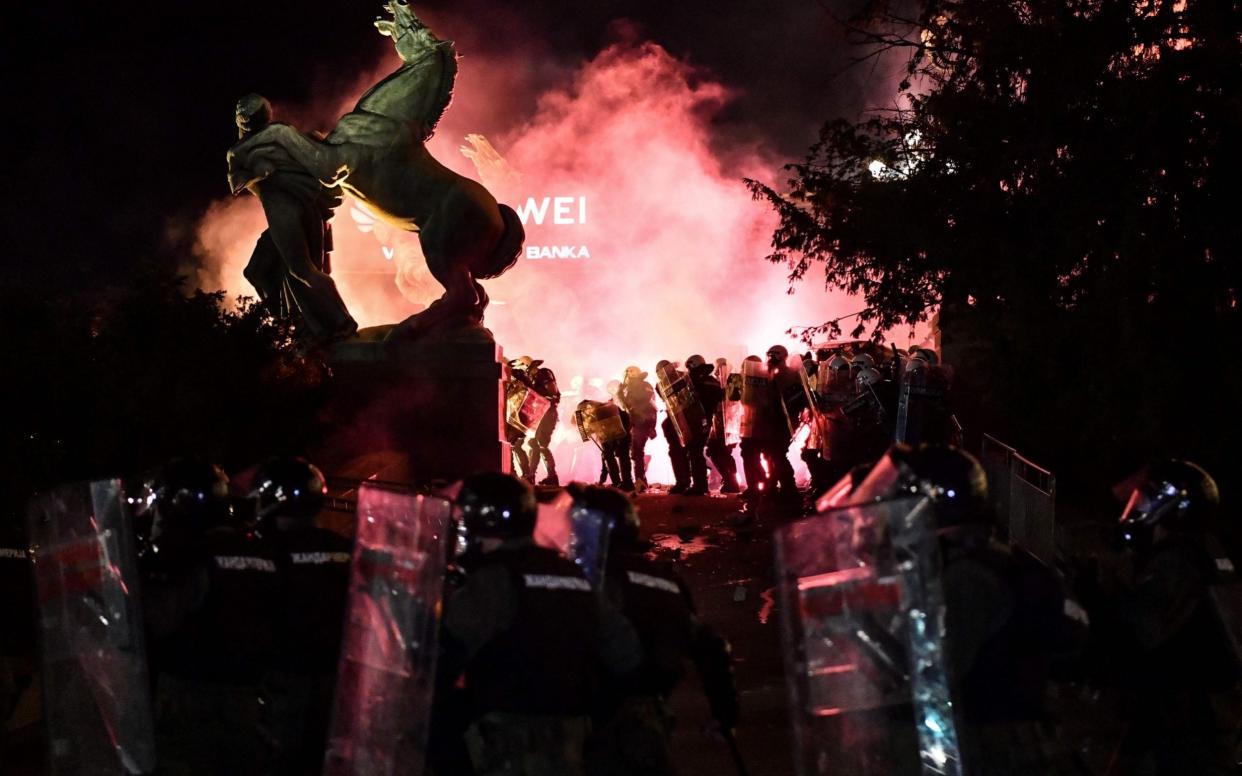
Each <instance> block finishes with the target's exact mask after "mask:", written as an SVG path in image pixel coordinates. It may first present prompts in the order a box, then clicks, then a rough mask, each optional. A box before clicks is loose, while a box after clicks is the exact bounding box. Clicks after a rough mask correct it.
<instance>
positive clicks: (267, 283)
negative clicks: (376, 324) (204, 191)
mask: <svg viewBox="0 0 1242 776" xmlns="http://www.w3.org/2000/svg"><path fill="white" fill-rule="evenodd" d="M271 124H272V106H271V104H270V103H269V102H268V101H267V100H266V99H264V98H263V97H261V96H259V95H257V94H248V95H246V96H245V97H242V98H241V99H240V100H238V102H237V129H238V137H239V139H238V142H237V144H236V145H234V146H233V148H231V149H229V154H228V163H229V185H230V188H231V190H232V191H234V192H235V193H240V191H241V190H242V189H243V188H245V189H247V190H249V191H250V193H251V194H254V195H255V196H256V197H258V198H259V202H260V203H262V205H263V213H264V214H265V215H266V216H267V229H266V230H264V232H263V234H261V235H260V236H259V241H258V243H257V244H256V245H255V247H254V253H253V254H251V256H250V263H249V264H247V265H246V269H245V273H244V274H245V276H246V280H248V281H250V283H251V285H253V286H254V287H255V290H256V291H257V292H258V294H259V299H260V300H262V301H263V303H264V304H267V305H268V306H269V307H270V309H271V310H272V312H273V314H275V315H278V316H280V317H292V318H295V320H297V321H298V322H299V323H300V325H301V328H303V329H304V331H305V334H306V335H307V339H309V340H311V341H314V342H319V343H325V342H332V341H335V340H340V339H345V338H348V337H351V336H353V334H354V333H355V332H357V330H358V324H357V323H356V322H355V321H354V319H353V317H352V316H351V315H350V314H349V310H348V309H346V307H345V302H344V301H343V300H342V299H341V295H340V293H338V292H337V290H336V284H335V283H334V282H332V278H331V277H330V276H329V274H328V273H329V272H330V271H331V265H330V264H329V254H330V253H331V251H332V231H331V226H330V225H329V224H328V219H330V218H331V217H332V211H333V209H334V208H336V207H337V206H338V205H340V204H341V195H340V193H339V192H340V189H339V188H333V189H329V188H327V187H326V186H324V185H323V183H322V182H320V180H319V179H318V178H316V177H315V176H314V175H312V174H311V173H310V172H308V171H307V170H306V169H305V168H304V167H303V166H302V165H300V164H298V163H297V162H296V161H294V159H293V157H292V156H290V155H289V154H288V153H287V152H285V151H284V150H283V149H281V148H280V147H278V146H264V147H263V148H262V149H261V150H259V151H258V152H255V153H247V154H236V153H235V151H236V149H237V148H238V146H240V145H242V143H244V142H245V141H246V139H247V138H249V137H251V136H252V135H253V134H254V133H256V132H259V131H261V130H263V129H264V128H266V127H268V126H269V125H271Z"/></svg>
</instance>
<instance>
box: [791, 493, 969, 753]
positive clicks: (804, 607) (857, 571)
mask: <svg viewBox="0 0 1242 776" xmlns="http://www.w3.org/2000/svg"><path fill="white" fill-rule="evenodd" d="M931 518H932V515H931V509H930V505H929V503H928V502H927V501H926V500H924V499H922V498H917V499H905V500H900V501H890V502H883V503H876V504H867V505H865V506H861V507H845V508H841V509H836V510H833V511H829V512H825V513H823V514H820V515H817V516H815V517H812V518H808V519H806V520H802V521H799V522H797V523H793V524H791V525H788V526H785V527H783V528H781V529H780V530H778V531H777V534H776V560H777V567H778V570H779V590H780V601H781V611H782V637H783V642H784V652H785V671H786V679H787V683H788V688H789V699H790V704H791V718H792V721H793V724H794V739H795V752H794V756H795V761H796V765H797V769H798V773H799V774H800V775H801V776H811V775H812V774H814V775H815V776H820V775H827V774H832V775H834V776H835V775H836V774H841V775H842V776H845V775H846V774H850V775H851V776H873V775H875V776H879V775H880V774H883V775H884V776H889V775H890V774H902V775H903V776H904V775H905V774H954V775H957V774H960V773H961V772H962V764H961V760H960V753H959V749H958V744H957V725H956V722H955V720H954V717H953V707H952V698H951V697H950V690H949V683H948V678H947V668H946V664H945V660H944V657H943V647H944V633H943V622H944V616H943V614H944V601H943V595H942V591H941V587H940V563H939V558H938V557H937V547H938V545H937V542H936V539H935V534H934V532H933V531H932V530H931Z"/></svg>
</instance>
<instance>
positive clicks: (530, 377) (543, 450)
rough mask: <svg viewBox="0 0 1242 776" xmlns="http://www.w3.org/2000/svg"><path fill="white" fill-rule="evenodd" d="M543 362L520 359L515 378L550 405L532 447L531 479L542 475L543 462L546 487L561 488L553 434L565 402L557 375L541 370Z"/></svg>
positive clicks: (550, 371)
mask: <svg viewBox="0 0 1242 776" xmlns="http://www.w3.org/2000/svg"><path fill="white" fill-rule="evenodd" d="M542 363H543V361H541V360H539V359H532V358H530V356H522V357H521V358H519V359H517V361H516V362H515V364H517V365H519V368H518V370H517V371H515V372H514V377H515V378H516V379H518V380H521V381H522V382H524V383H526V384H527V385H528V386H529V387H530V388H532V389H534V391H535V392H536V393H538V394H539V395H540V396H542V397H544V398H545V399H547V400H548V402H549V403H550V406H549V407H548V410H547V412H545V413H544V415H543V417H542V418H541V419H540V421H539V425H538V427H537V428H536V429H535V436H534V438H533V439H532V440H531V445H530V477H529V479H531V480H533V479H534V477H535V476H536V474H537V473H538V471H539V462H540V461H541V460H542V461H544V462H545V463H546V465H547V476H546V477H545V478H544V479H543V480H542V482H541V484H543V485H559V484H560V479H559V478H558V477H557V476H556V458H554V457H553V455H552V447H551V444H552V434H553V432H555V431H556V424H557V421H558V420H559V417H558V412H557V408H558V406H559V405H560V401H561V391H560V388H559V387H558V386H557V383H556V375H555V374H553V373H552V370H551V369H545V368H543V367H541V366H540V364H542Z"/></svg>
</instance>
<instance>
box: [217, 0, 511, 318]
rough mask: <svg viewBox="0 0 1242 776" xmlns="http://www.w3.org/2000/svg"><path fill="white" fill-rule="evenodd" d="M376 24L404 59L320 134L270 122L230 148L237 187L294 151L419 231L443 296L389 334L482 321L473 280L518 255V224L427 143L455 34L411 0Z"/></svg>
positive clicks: (447, 90) (383, 215)
mask: <svg viewBox="0 0 1242 776" xmlns="http://www.w3.org/2000/svg"><path fill="white" fill-rule="evenodd" d="M384 9H385V10H386V11H388V13H389V14H391V15H392V19H381V20H378V21H376V22H375V26H376V28H378V29H379V31H380V34H382V35H386V36H388V37H391V38H392V39H393V42H394V43H395V45H396V49H397V54H399V55H400V57H401V59H402V61H403V62H404V64H403V65H402V67H401V68H399V69H398V70H397V71H396V72H394V73H392V74H391V75H389V76H388V77H386V78H384V79H383V80H382V81H380V82H379V83H378V84H376V85H375V86H373V87H371V89H370V90H369V91H368V92H367V93H366V94H364V95H363V96H362V99H360V100H359V101H358V104H357V105H356V106H355V107H354V109H353V111H351V112H350V113H347V114H345V115H344V116H342V117H341V119H340V120H339V121H338V122H337V124H336V128H335V129H333V131H332V133H331V134H329V135H327V137H325V138H323V139H322V140H320V139H317V138H313V137H311V136H308V135H306V134H304V133H302V132H300V131H298V129H297V128H295V127H293V126H290V125H289V124H279V123H272V124H269V125H268V126H267V127H266V128H265V129H262V130H261V131H259V132H256V133H254V134H253V135H251V136H250V137H248V138H247V139H246V140H245V141H244V142H242V143H240V144H239V145H238V146H236V147H234V149H233V150H232V151H231V152H230V170H234V169H237V170H245V171H246V174H245V175H242V176H236V177H235V176H234V175H233V174H230V180H229V183H230V186H231V188H232V189H233V192H234V193H237V192H238V191H240V190H241V189H242V188H244V187H245V186H246V185H247V184H248V183H253V182H254V181H255V180H258V179H261V178H262V177H263V176H264V175H265V174H270V172H271V170H272V169H273V163H272V161H273V160H288V159H292V160H293V162H294V163H296V164H298V165H300V166H301V167H303V168H304V169H305V170H306V171H307V172H309V173H310V174H312V175H314V176H315V177H317V178H319V180H321V181H322V182H323V183H324V185H326V186H336V185H339V186H340V187H341V188H342V189H344V190H345V191H347V192H349V193H350V194H352V195H353V196H354V197H356V198H357V199H358V200H359V201H360V202H362V203H363V204H364V205H365V206H366V208H367V209H368V210H370V211H371V212H372V213H373V214H374V215H375V216H376V217H378V218H380V219H382V220H384V221H386V222H388V223H391V224H393V225H394V226H397V227H399V228H401V229H406V230H408V231H413V232H418V236H419V242H420V243H421V244H422V248H423V254H424V255H425V256H426V258H427V268H428V269H429V270H430V271H431V275H432V276H433V277H434V278H435V279H436V280H437V281H439V282H440V284H441V285H443V286H444V294H443V295H442V296H441V297H440V298H439V299H438V300H436V301H435V302H433V303H432V304H431V306H429V307H428V308H427V309H426V310H423V311H422V312H419V313H417V314H415V315H412V316H410V317H409V318H407V319H406V320H405V321H403V322H402V323H400V324H398V325H397V326H396V327H395V328H394V329H393V331H392V332H391V333H390V334H389V336H390V337H392V336H410V337H414V336H418V335H420V334H424V333H426V332H427V331H428V330H430V329H432V328H434V327H436V326H439V325H442V324H445V323H449V322H462V323H467V322H472V323H481V322H482V320H483V310H484V308H485V307H486V306H487V301H488V300H487V293H486V292H485V291H484V290H483V287H482V286H481V285H480V284H479V282H478V281H479V280H481V279H487V278H494V277H498V276H499V275H501V274H502V273H503V272H505V271H506V270H508V269H509V268H510V267H512V266H513V265H514V263H516V261H517V259H518V256H519V255H520V254H521V250H522V242H523V240H524V239H525V236H526V235H525V230H524V229H523V228H522V222H521V220H520V219H519V218H518V215H517V213H516V212H514V210H513V208H511V207H509V206H508V205H501V204H498V203H497V202H496V199H495V198H494V197H493V196H492V195H491V193H489V192H488V190H487V189H486V188H484V187H483V186H482V185H480V184H479V183H476V182H475V181H472V180H470V179H469V178H465V177H463V176H461V175H458V174H457V173H455V172H453V171H452V170H450V169H448V168H447V167H445V166H444V165H442V164H440V163H439V162H438V161H436V160H435V159H434V158H433V157H432V156H431V154H430V153H429V152H428V151H427V148H426V146H425V145H424V143H425V142H426V141H427V140H428V139H429V138H430V137H431V135H432V133H433V132H434V130H435V127H436V124H437V123H439V120H440V117H441V116H442V115H443V114H444V110H445V109H446V108H447V107H448V104H449V102H450V100H451V99H452V94H453V83H454V81H455V80H456V78H457V54H456V51H455V50H454V48H453V43H452V41H442V40H439V39H438V38H436V36H435V35H434V34H433V33H432V32H431V30H430V29H428V28H427V26H426V25H425V24H423V23H422V22H421V21H420V20H419V19H418V17H417V16H415V15H414V12H413V11H412V10H411V9H410V7H409V6H408V5H405V4H403V3H401V2H399V0H392V2H390V3H388V4H386V5H385V6H384Z"/></svg>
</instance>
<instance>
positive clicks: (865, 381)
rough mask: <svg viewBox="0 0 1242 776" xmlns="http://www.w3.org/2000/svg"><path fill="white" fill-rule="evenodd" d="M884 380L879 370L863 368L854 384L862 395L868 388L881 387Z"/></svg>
mask: <svg viewBox="0 0 1242 776" xmlns="http://www.w3.org/2000/svg"><path fill="white" fill-rule="evenodd" d="M883 379H884V378H883V377H882V376H881V375H880V373H879V372H878V371H877V370H875V369H872V368H871V367H863V368H862V369H860V370H859V371H858V375H857V376H856V377H855V378H854V383H855V385H856V386H857V387H858V392H859V393H862V392H863V391H864V390H865V389H866V388H869V387H872V386H875V385H879V384H880V381H881V380H883Z"/></svg>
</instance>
